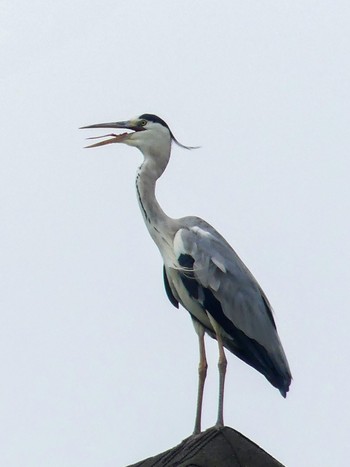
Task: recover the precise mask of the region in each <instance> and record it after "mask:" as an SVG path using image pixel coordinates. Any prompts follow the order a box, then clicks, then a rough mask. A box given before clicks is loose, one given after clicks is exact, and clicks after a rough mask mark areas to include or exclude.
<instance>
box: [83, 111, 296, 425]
mask: <svg viewBox="0 0 350 467" xmlns="http://www.w3.org/2000/svg"><path fill="white" fill-rule="evenodd" d="M84 128H123V129H125V128H126V129H131V130H133V133H123V134H121V135H116V134H110V135H106V136H110V137H111V139H108V140H104V141H101V142H98V143H95V144H92V145H91V146H89V147H96V146H102V145H105V144H110V143H125V144H127V145H129V146H134V147H136V148H138V149H139V150H140V151H141V152H142V154H143V156H144V161H143V163H142V165H141V166H140V168H139V171H138V174H137V177H136V190H137V198H138V201H139V205H140V209H141V213H142V215H143V218H144V221H145V224H146V226H147V229H148V231H149V233H150V235H151V237H152V238H153V240H154V242H155V243H156V245H157V246H158V248H159V251H160V253H161V255H162V257H163V261H164V269H163V277H164V285H165V290H166V293H167V295H168V297H169V300H170V302H171V303H172V304H173V305H174V306H176V307H178V306H179V303H180V304H181V305H182V306H183V307H184V308H185V309H187V310H188V312H189V313H190V315H191V317H192V319H193V323H194V325H195V329H196V332H197V334H198V337H199V349H200V364H199V385H198V401H197V412H196V422H195V430H194V432H195V433H198V432H199V431H200V426H201V407H202V398H203V388H204V381H205V377H206V369H207V362H206V356H205V347H204V333H205V332H206V333H207V334H209V335H210V336H211V337H213V338H214V339H217V341H218V345H219V364H218V365H219V375H220V379H219V408H218V419H217V425H223V394H224V380H225V372H226V357H225V353H224V350H223V347H225V348H226V349H228V350H229V351H230V352H232V353H234V354H235V355H236V356H237V357H239V358H240V359H241V360H243V361H244V362H246V363H247V364H249V365H250V366H252V367H253V368H255V369H256V370H257V371H259V372H260V373H262V374H263V375H264V376H265V377H266V378H267V379H268V381H269V382H270V383H271V384H272V385H273V386H275V387H276V388H278V389H279V390H280V392H281V394H282V395H283V396H284V397H285V396H286V394H287V392H288V390H289V386H290V383H291V373H290V369H289V366H288V362H287V359H286V356H285V353H284V350H283V348H282V345H281V342H280V339H279V336H278V334H277V330H276V325H275V322H274V318H273V314H272V309H271V306H270V304H269V301H268V299H267V297H266V296H265V294H264V292H263V291H262V289H261V288H260V286H259V284H258V283H257V281H256V280H255V278H254V277H253V275H252V274H251V273H250V271H249V270H248V269H247V267H246V266H245V265H244V264H243V262H242V261H241V259H240V258H239V257H238V255H237V254H236V253H235V251H234V250H233V249H232V248H231V246H230V245H229V244H228V243H227V241H226V240H225V239H224V238H223V237H222V236H221V235H220V234H219V233H218V232H217V231H216V230H215V229H214V228H213V227H212V226H211V225H209V224H208V223H207V222H205V221H204V220H202V219H200V218H198V217H184V218H181V219H172V218H171V217H169V216H167V215H166V214H165V213H164V211H163V210H162V209H161V207H160V205H159V204H158V201H157V199H156V197H155V186H156V181H157V179H158V178H159V177H160V176H161V175H162V173H163V172H164V170H165V168H166V166H167V164H168V161H169V158H170V151H171V143H172V142H176V143H177V144H179V145H180V146H182V147H185V148H186V146H183V145H181V144H180V143H179V142H178V141H177V140H176V139H175V137H174V135H173V133H172V132H171V131H170V129H169V127H168V125H167V124H166V123H165V122H164V120H162V119H160V118H159V117H157V116H155V115H152V114H143V115H141V116H140V117H137V118H135V119H132V120H129V121H123V122H115V123H102V124H96V125H90V126H87V127H84ZM187 148H188V147H187Z"/></svg>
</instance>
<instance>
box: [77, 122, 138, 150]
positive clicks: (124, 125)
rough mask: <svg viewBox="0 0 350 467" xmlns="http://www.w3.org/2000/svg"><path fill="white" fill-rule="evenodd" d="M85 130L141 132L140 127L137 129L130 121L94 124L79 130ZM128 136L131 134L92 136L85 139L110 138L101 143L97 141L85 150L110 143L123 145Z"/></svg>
mask: <svg viewBox="0 0 350 467" xmlns="http://www.w3.org/2000/svg"><path fill="white" fill-rule="evenodd" d="M87 128H118V129H124V130H133V131H141V130H143V128H142V127H138V126H137V125H135V123H132V122H131V121H126V122H110V123H96V124H95V125H88V126H82V127H81V128H80V130H85V129H87ZM130 135H132V133H127V132H124V133H120V134H115V133H109V134H108V135H103V136H92V137H90V138H87V139H99V138H107V137H109V136H111V138H109V139H105V140H103V141H99V142H97V143H94V144H90V145H89V146H85V147H86V148H96V147H98V146H104V145H106V144H112V143H123V142H124V141H125V140H126V139H128V138H130Z"/></svg>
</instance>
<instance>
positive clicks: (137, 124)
mask: <svg viewBox="0 0 350 467" xmlns="http://www.w3.org/2000/svg"><path fill="white" fill-rule="evenodd" d="M81 128H82V129H86V128H117V129H121V130H130V131H127V132H123V133H119V134H115V133H110V134H108V135H103V136H97V137H92V138H88V139H97V138H106V137H110V138H109V139H104V140H103V141H99V142H97V143H94V144H91V145H89V146H86V147H88V148H95V147H97V146H104V145H106V144H111V143H124V144H128V145H129V146H134V147H136V148H138V149H139V150H140V151H141V152H143V153H144V154H145V153H150V152H153V151H154V150H155V149H158V150H163V151H166V150H168V151H169V152H170V147H171V143H172V142H174V143H176V144H177V145H178V146H181V147H182V148H185V149H194V148H193V147H190V146H184V145H183V144H181V143H179V142H178V141H177V139H176V138H175V136H174V135H173V133H172V131H171V130H170V128H169V126H168V125H167V124H166V123H165V121H164V120H162V119H161V118H159V117H157V116H156V115H153V114H143V115H140V116H139V117H136V118H132V119H131V120H127V121H122V122H110V123H96V124H95V125H88V126H84V127H81Z"/></svg>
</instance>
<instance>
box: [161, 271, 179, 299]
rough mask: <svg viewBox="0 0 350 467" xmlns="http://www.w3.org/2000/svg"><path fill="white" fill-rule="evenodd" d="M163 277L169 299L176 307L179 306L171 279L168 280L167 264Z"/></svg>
mask: <svg viewBox="0 0 350 467" xmlns="http://www.w3.org/2000/svg"><path fill="white" fill-rule="evenodd" d="M163 279H164V287H165V292H166V294H167V296H168V299H169V300H170V303H171V304H172V305H174V307H175V308H179V302H178V301H177V300H176V298H175V297H174V294H173V292H172V290H171V287H170V284H169V280H168V276H167V275H166V270H165V266H163Z"/></svg>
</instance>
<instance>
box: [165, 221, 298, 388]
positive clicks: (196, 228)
mask: <svg viewBox="0 0 350 467" xmlns="http://www.w3.org/2000/svg"><path fill="white" fill-rule="evenodd" d="M189 219H191V218H189ZM194 221H195V222H194ZM192 223H194V224H195V225H192V226H187V227H185V228H182V229H180V230H179V231H178V232H177V233H176V235H175V238H174V252H175V256H176V257H177V261H178V266H179V269H178V271H177V273H178V274H179V276H180V278H181V282H182V285H183V286H184V288H185V289H186V291H187V294H188V295H190V297H191V300H192V303H196V304H197V305H199V306H200V307H201V308H202V309H203V311H204V312H205V313H209V314H210V315H211V316H212V317H213V318H214V319H215V320H216V322H217V323H218V324H219V325H220V327H221V330H222V331H221V332H222V338H223V342H224V345H225V347H226V348H228V349H229V350H230V351H231V352H233V353H234V354H235V355H237V356H238V357H239V358H240V359H242V360H243V361H245V362H246V363H248V364H249V365H251V366H253V367H254V368H255V369H256V370H258V371H259V372H260V373H262V374H263V375H264V376H265V377H266V378H267V379H268V380H269V381H270V383H271V384H272V385H273V386H275V387H277V388H278V389H279V390H280V392H281V394H282V395H283V396H285V395H286V393H287V391H288V388H289V385H290V382H291V374H290V370H289V366H288V362H287V359H286V356H285V353H284V351H283V348H282V345H281V342H280V339H279V337H278V334H277V331H276V325H275V322H274V319H273V315H272V309H271V306H270V304H269V302H268V300H267V298H266V296H265V294H264V293H263V291H262V290H261V288H260V286H259V284H258V283H257V281H256V280H255V279H254V277H253V275H252V274H251V273H250V272H249V270H248V269H247V267H246V266H245V265H244V263H243V262H242V261H241V259H240V258H239V257H238V255H237V254H236V253H235V251H234V250H233V249H232V248H231V247H230V245H229V244H228V243H227V242H226V241H225V240H224V239H223V238H222V237H221V235H220V234H218V233H217V232H216V231H215V229H213V228H212V227H211V226H210V225H209V224H207V223H205V222H204V221H202V220H199V219H197V218H193V221H192ZM177 289H179V287H177ZM177 292H178V293H177V295H178V296H179V297H180V301H181V303H182V304H183V305H184V306H185V307H186V308H187V309H188V311H189V312H190V313H191V312H192V310H191V305H189V301H188V300H187V301H186V300H181V291H180V290H177ZM182 295H183V293H182ZM193 308H195V307H193ZM200 316H205V315H204V314H202V315H200ZM195 317H196V319H198V313H197V314H196V316H195ZM202 324H203V325H204V326H205V328H206V330H207V332H208V333H209V334H210V335H212V336H213V337H215V335H214V333H213V330H212V328H211V327H210V326H208V321H207V320H205V319H203V320H202Z"/></svg>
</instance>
